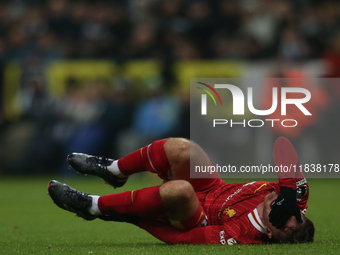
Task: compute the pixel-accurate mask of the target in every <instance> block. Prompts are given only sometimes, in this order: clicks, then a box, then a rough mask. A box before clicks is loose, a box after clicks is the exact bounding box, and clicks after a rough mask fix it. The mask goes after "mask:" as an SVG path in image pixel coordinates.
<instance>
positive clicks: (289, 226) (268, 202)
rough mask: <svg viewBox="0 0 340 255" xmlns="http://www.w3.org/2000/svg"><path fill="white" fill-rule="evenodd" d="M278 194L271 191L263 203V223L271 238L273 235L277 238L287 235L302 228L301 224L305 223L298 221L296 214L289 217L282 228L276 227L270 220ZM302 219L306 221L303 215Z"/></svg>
mask: <svg viewBox="0 0 340 255" xmlns="http://www.w3.org/2000/svg"><path fill="white" fill-rule="evenodd" d="M277 196H278V195H277V194H275V193H270V194H268V195H267V196H266V198H265V199H264V201H263V202H264V204H263V221H264V222H263V223H264V224H265V225H266V232H267V235H268V237H269V238H272V237H273V236H274V237H276V238H277V239H279V238H280V237H284V236H287V235H289V234H291V233H292V232H293V231H295V230H297V229H299V228H300V225H301V224H303V222H302V223H300V224H299V223H298V222H297V219H296V217H295V216H292V217H290V218H289V219H288V221H287V222H286V224H285V225H284V226H283V227H282V228H280V229H277V228H276V227H274V226H273V225H272V224H271V223H270V222H269V213H270V211H271V209H272V208H271V207H272V205H273V203H274V202H275V200H276V198H277ZM301 218H302V221H304V217H303V216H301Z"/></svg>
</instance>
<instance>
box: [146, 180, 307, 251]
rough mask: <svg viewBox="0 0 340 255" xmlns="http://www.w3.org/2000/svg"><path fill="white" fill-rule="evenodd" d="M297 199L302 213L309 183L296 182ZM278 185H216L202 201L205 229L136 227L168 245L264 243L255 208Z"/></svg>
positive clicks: (152, 224) (148, 224) (151, 224)
mask: <svg viewBox="0 0 340 255" xmlns="http://www.w3.org/2000/svg"><path fill="white" fill-rule="evenodd" d="M295 182H296V185H297V191H298V192H297V193H298V195H297V200H298V203H299V205H300V208H301V210H302V212H303V213H305V212H306V209H307V200H308V195H309V191H308V184H307V181H306V179H305V178H299V179H297V180H295ZM279 187H280V184H279V183H277V182H263V181H254V182H249V183H235V184H223V185H219V186H218V188H217V189H214V190H212V191H211V192H209V193H208V194H207V196H206V197H205V199H204V204H203V208H204V210H205V212H206V214H207V217H208V226H206V227H200V228H195V229H192V230H189V231H184V230H179V229H175V228H174V227H172V226H168V225H166V224H164V223H160V222H150V221H142V222H141V223H140V224H139V226H140V227H141V228H143V229H145V230H147V231H148V232H149V233H151V234H152V235H154V236H155V237H157V238H158V239H160V240H162V241H164V242H166V243H170V244H178V243H187V244H228V245H232V244H235V243H242V244H249V243H267V242H270V239H269V238H268V237H267V235H266V233H265V226H264V224H263V222H262V221H261V219H260V216H259V214H258V212H257V209H256V208H257V206H258V205H259V204H260V203H261V202H262V201H263V200H264V198H265V196H266V195H267V194H269V193H270V192H276V193H278V192H279V190H280V189H279Z"/></svg>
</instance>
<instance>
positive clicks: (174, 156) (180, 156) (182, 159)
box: [164, 138, 190, 164]
mask: <svg viewBox="0 0 340 255" xmlns="http://www.w3.org/2000/svg"><path fill="white" fill-rule="evenodd" d="M164 150H165V153H166V155H167V157H168V159H169V161H170V162H174V163H182V164H183V163H190V141H189V140H187V139H184V138H169V139H168V140H167V141H166V143H165V144H164Z"/></svg>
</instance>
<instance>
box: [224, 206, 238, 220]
mask: <svg viewBox="0 0 340 255" xmlns="http://www.w3.org/2000/svg"><path fill="white" fill-rule="evenodd" d="M223 213H224V214H226V215H228V216H229V218H231V217H233V216H234V215H235V214H236V211H235V210H234V209H231V208H230V207H229V206H228V208H226V209H224V211H223Z"/></svg>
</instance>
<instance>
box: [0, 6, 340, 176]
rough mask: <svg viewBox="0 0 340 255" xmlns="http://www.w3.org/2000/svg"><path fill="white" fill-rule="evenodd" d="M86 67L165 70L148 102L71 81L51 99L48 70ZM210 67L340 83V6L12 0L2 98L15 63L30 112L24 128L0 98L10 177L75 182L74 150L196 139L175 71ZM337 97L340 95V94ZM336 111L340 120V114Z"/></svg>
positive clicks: (107, 150)
mask: <svg viewBox="0 0 340 255" xmlns="http://www.w3.org/2000/svg"><path fill="white" fill-rule="evenodd" d="M79 59H81V60H82V59H86V60H97V59H106V60H110V61H114V62H115V63H117V65H118V66H119V65H121V64H123V63H125V62H126V61H129V60H135V59H144V60H145V59H155V60H157V61H158V63H159V65H160V66H161V72H160V75H159V76H158V77H152V79H148V80H145V81H143V83H142V86H144V88H145V90H143V91H144V92H143V93H141V95H140V96H139V97H138V98H136V97H132V96H131V95H130V93H129V87H130V86H131V84H129V81H128V79H126V78H127V77H122V76H118V77H112V79H110V80H105V79H99V78H98V79H92V80H88V81H79V80H77V79H76V78H75V77H69V79H67V82H66V84H65V87H66V91H65V95H64V96H63V97H59V98H51V97H50V95H49V93H48V90H47V86H46V82H47V81H46V79H45V73H44V71H45V69H44V68H45V66H46V64H47V63H50V62H53V61H58V60H79ZM202 59H213V60H216V59H219V60H226V61H228V60H237V61H246V62H250V61H266V60H273V59H280V60H281V61H285V62H290V63H292V62H294V63H302V62H303V61H309V60H313V59H319V60H321V61H323V63H324V72H323V74H322V77H327V78H330V77H339V75H340V2H339V1H322V0H295V1H293V0H286V1H285V0H274V1H272V0H210V1H208V0H205V1H204V0H163V1H161V0H141V1H139V0H130V1H125V0H101V1H94V0H93V1H85V0H83V1H73V0H49V1H47V0H2V1H1V2H0V75H1V79H0V89H1V91H3V90H4V82H3V81H4V77H3V76H4V75H3V74H4V70H5V68H6V66H7V65H8V63H11V62H13V61H16V62H17V63H19V64H20V66H21V68H22V77H21V90H20V93H18V97H17V98H16V100H19V101H20V105H21V108H22V109H21V115H20V118H19V119H16V120H10V119H8V118H7V117H6V115H5V114H4V110H3V108H4V106H3V105H4V104H3V102H4V98H3V93H1V95H2V96H1V97H0V173H1V172H4V173H40V172H59V173H64V172H65V173H66V172H67V164H66V161H65V157H66V155H67V154H68V153H70V152H73V151H79V152H84V153H90V154H96V155H108V156H110V157H120V156H122V155H124V154H126V153H128V152H130V151H131V150H132V149H133V148H135V147H136V146H139V145H140V146H142V145H145V143H148V142H150V141H152V140H154V139H158V138H162V137H167V136H181V137H187V138H189V136H190V132H189V131H190V123H189V101H188V100H189V99H188V95H186V94H185V93H177V92H174V91H175V90H173V88H174V87H176V77H175V76H174V74H173V64H174V63H176V62H177V61H193V60H202ZM282 74H283V73H282ZM275 75H280V73H276V74H275ZM188 85H189V82H188ZM326 92H327V91H326ZM328 94H329V95H332V96H333V98H335V99H334V101H335V102H336V101H337V100H338V99H339V98H340V90H339V89H337V88H336V86H332V88H331V89H328ZM334 104H335V103H334ZM337 107H338V106H337ZM333 109H336V111H335V112H334V113H333V115H334V116H336V115H337V113H338V112H337V110H338V109H339V108H336V107H334V108H333ZM63 162H64V163H63ZM333 163H334V162H333Z"/></svg>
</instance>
